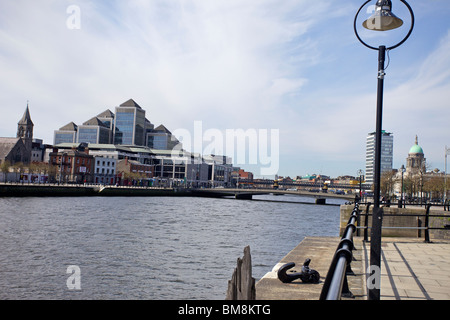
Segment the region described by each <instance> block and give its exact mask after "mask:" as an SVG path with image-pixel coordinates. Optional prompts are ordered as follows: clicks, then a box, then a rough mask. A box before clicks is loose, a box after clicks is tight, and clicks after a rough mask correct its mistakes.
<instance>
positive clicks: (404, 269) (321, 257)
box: [256, 237, 450, 300]
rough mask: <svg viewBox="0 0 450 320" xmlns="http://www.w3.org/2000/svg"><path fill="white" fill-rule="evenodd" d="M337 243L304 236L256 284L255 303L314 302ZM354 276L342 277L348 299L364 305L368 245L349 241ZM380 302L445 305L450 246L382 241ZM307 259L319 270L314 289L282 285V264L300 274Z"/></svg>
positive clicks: (358, 240) (449, 277)
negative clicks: (292, 266)
mask: <svg viewBox="0 0 450 320" xmlns="http://www.w3.org/2000/svg"><path fill="white" fill-rule="evenodd" d="M339 240H340V238H328V237H307V238H305V239H304V240H303V241H302V242H301V243H300V244H299V245H298V246H297V247H296V248H294V249H293V250H292V251H291V252H289V253H288V254H287V255H286V257H284V258H283V259H282V260H281V261H280V263H278V264H277V265H275V266H274V268H273V269H272V271H271V272H268V273H267V274H266V275H265V276H264V277H263V278H262V279H261V280H260V281H258V282H257V284H256V299H257V300H318V299H319V297H320V292H321V290H322V286H323V282H324V281H325V277H326V275H327V272H328V268H329V266H330V263H331V259H332V258H333V255H334V253H335V250H336V248H337V245H338V243H339ZM354 244H355V249H356V250H354V251H353V257H354V261H353V262H352V264H351V268H352V270H353V272H354V275H349V276H348V277H347V281H348V285H349V288H350V291H351V292H352V293H353V295H354V297H353V298H342V299H343V300H367V290H366V288H367V286H366V274H365V270H367V268H368V266H369V261H370V257H369V254H370V242H364V241H363V238H361V237H355V238H354ZM381 247H382V264H381V286H380V294H381V300H450V241H449V240H433V242H432V243H425V242H423V239H418V238H388V237H383V239H382V244H381ZM306 258H310V259H311V265H310V267H311V268H312V269H315V270H317V271H319V273H320V275H321V281H320V283H318V284H304V283H302V282H301V280H296V281H294V282H292V283H287V284H286V283H282V282H281V281H280V280H278V278H277V271H278V269H279V268H280V267H281V266H282V265H283V264H285V263H288V262H295V263H296V267H295V270H296V271H297V272H299V271H300V270H301V266H302V264H303V262H304V260H305V259H306Z"/></svg>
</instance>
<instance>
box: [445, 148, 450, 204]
mask: <svg viewBox="0 0 450 320" xmlns="http://www.w3.org/2000/svg"><path fill="white" fill-rule="evenodd" d="M449 153H450V148H447V146H445V169H444V170H445V172H444V204H447V155H448V154H449Z"/></svg>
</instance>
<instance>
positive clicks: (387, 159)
mask: <svg viewBox="0 0 450 320" xmlns="http://www.w3.org/2000/svg"><path fill="white" fill-rule="evenodd" d="M418 140H419V139H418V137H417V136H416V139H415V143H414V145H413V146H412V147H411V148H410V150H409V152H408V156H407V158H406V167H405V172H404V174H406V175H407V176H410V175H415V174H419V173H422V174H423V173H426V159H425V154H424V152H423V149H422V147H421V146H419V142H418ZM375 142H376V139H375V132H372V133H369V134H368V136H367V138H366V172H365V182H366V183H367V184H370V185H372V184H373V181H374V168H375ZM393 154H394V136H393V134H392V133H390V132H386V131H384V130H383V131H382V135H381V170H380V172H381V174H383V173H385V172H391V171H393V157H394V156H393Z"/></svg>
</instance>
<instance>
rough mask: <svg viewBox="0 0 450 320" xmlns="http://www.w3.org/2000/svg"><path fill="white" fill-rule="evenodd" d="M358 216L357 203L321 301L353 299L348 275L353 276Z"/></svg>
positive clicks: (333, 262)
mask: <svg viewBox="0 0 450 320" xmlns="http://www.w3.org/2000/svg"><path fill="white" fill-rule="evenodd" d="M358 216H359V204H358V203H356V204H355V207H354V209H353V211H352V214H351V216H350V219H349V221H348V224H347V226H346V228H345V231H344V233H343V236H342V238H341V241H340V242H339V245H338V247H337V249H336V252H335V254H334V257H333V260H332V261H331V265H330V268H329V269H328V273H327V277H326V279H325V283H324V285H323V287H322V292H321V294H320V300H340V299H341V296H344V297H353V294H352V293H351V292H350V289H349V287H348V282H347V275H348V274H353V271H352V270H351V267H350V264H351V262H352V259H353V254H352V251H353V249H354V245H353V234H354V233H355V231H356V225H355V223H356V221H357V219H358Z"/></svg>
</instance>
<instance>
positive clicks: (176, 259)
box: [0, 196, 342, 300]
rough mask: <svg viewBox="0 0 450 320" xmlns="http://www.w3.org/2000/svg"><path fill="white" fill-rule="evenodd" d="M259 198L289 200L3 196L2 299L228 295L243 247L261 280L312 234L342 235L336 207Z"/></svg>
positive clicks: (0, 222)
mask: <svg viewBox="0 0 450 320" xmlns="http://www.w3.org/2000/svg"><path fill="white" fill-rule="evenodd" d="M255 199H266V200H269V199H271V200H280V201H282V202H279V203H276V202H268V201H246V200H234V199H207V198H177V197H173V198H172V197H170V198H169V197H167V198H166V197H147V198H145V197H143V198H131V197H130V198H125V197H118V198H101V197H89V198H0V299H167V300H172V299H219V300H223V299H224V298H225V295H226V290H227V282H228V280H229V279H231V275H232V273H233V270H234V268H235V267H236V259H237V258H238V257H242V254H243V249H244V247H245V246H247V245H250V248H251V254H252V264H253V277H254V278H255V279H256V280H259V278H261V277H262V276H263V275H264V274H265V273H266V272H268V271H270V270H271V269H272V267H273V266H274V265H275V264H276V263H278V262H279V260H280V259H281V258H283V257H284V256H285V255H286V254H287V253H288V252H289V251H290V250H292V249H293V248H294V247H295V246H296V245H297V244H298V243H300V241H302V239H303V238H304V237H305V236H338V232H339V207H338V206H319V205H309V204H301V203H289V201H293V202H296V201H305V202H308V201H309V202H312V201H313V199H307V198H299V197H295V196H276V197H275V196H258V197H255ZM328 202H329V203H333V200H328ZM334 203H342V202H336V201H334ZM72 265H75V266H78V268H79V271H80V274H79V277H77V281H76V282H73V283H78V284H80V286H81V288H80V289H79V290H76V289H75V290H69V288H68V286H67V280H68V279H69V278H70V277H72V276H75V274H73V275H72V274H71V273H67V268H68V267H69V266H72Z"/></svg>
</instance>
